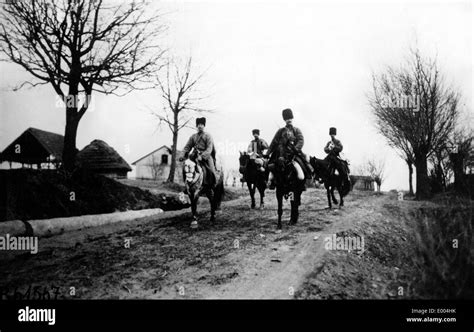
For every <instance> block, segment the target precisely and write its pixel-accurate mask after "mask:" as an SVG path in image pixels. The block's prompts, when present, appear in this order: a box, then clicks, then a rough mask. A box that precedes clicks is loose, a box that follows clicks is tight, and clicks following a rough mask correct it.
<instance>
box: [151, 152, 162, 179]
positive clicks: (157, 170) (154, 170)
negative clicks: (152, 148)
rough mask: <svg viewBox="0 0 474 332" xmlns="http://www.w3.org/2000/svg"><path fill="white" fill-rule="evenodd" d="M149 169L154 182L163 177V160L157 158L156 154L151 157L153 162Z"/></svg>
mask: <svg viewBox="0 0 474 332" xmlns="http://www.w3.org/2000/svg"><path fill="white" fill-rule="evenodd" d="M148 167H149V168H150V171H151V176H152V178H153V180H155V181H156V180H158V179H159V178H160V177H161V176H162V175H163V167H162V165H161V160H160V159H159V158H156V156H155V155H154V154H153V155H152V156H151V160H150V163H149V164H148Z"/></svg>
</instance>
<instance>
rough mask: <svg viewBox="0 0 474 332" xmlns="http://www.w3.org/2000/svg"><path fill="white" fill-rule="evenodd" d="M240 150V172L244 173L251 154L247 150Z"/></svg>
mask: <svg viewBox="0 0 474 332" xmlns="http://www.w3.org/2000/svg"><path fill="white" fill-rule="evenodd" d="M239 152H240V156H239V171H240V173H242V174H244V173H245V172H246V170H247V166H248V164H249V161H250V155H249V154H248V153H247V152H242V151H239Z"/></svg>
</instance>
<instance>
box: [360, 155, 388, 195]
mask: <svg viewBox="0 0 474 332" xmlns="http://www.w3.org/2000/svg"><path fill="white" fill-rule="evenodd" d="M364 170H365V172H364V173H365V174H367V175H368V176H370V177H372V178H373V179H374V181H375V183H376V184H377V191H380V187H381V186H382V182H383V181H384V180H385V160H383V159H376V158H372V159H369V160H367V161H366V163H365V164H364Z"/></svg>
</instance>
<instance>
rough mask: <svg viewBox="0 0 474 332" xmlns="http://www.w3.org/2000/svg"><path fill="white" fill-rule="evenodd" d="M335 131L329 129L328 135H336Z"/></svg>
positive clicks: (334, 129)
mask: <svg viewBox="0 0 474 332" xmlns="http://www.w3.org/2000/svg"><path fill="white" fill-rule="evenodd" d="M336 133H337V129H336V128H334V127H331V128H329V135H336Z"/></svg>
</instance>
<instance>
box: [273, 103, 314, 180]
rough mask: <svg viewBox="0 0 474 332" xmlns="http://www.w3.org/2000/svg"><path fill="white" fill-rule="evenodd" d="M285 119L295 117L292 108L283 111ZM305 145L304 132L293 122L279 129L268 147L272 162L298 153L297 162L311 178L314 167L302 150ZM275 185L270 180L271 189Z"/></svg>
mask: <svg viewBox="0 0 474 332" xmlns="http://www.w3.org/2000/svg"><path fill="white" fill-rule="evenodd" d="M282 115H283V120H285V121H286V120H289V119H293V112H292V111H291V109H289V108H287V109H284V110H283V112H282ZM303 145H304V137H303V133H302V132H301V130H300V129H299V128H296V127H294V126H293V125H291V124H287V125H286V126H285V127H283V128H280V129H278V131H277V132H276V134H275V137H273V140H272V142H271V143H270V146H269V148H268V154H271V158H270V162H269V163H270V164H273V165H274V164H275V163H276V161H277V160H278V158H284V160H288V159H289V158H290V157H291V156H293V155H296V158H295V160H296V162H297V163H298V164H299V165H300V166H301V168H302V170H303V172H304V173H305V177H306V178H307V179H311V173H312V168H311V166H310V165H309V163H308V161H307V160H306V156H305V155H304V153H303V152H302V148H303ZM273 187H274V183H273V182H272V181H271V182H270V189H272V188H273Z"/></svg>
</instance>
